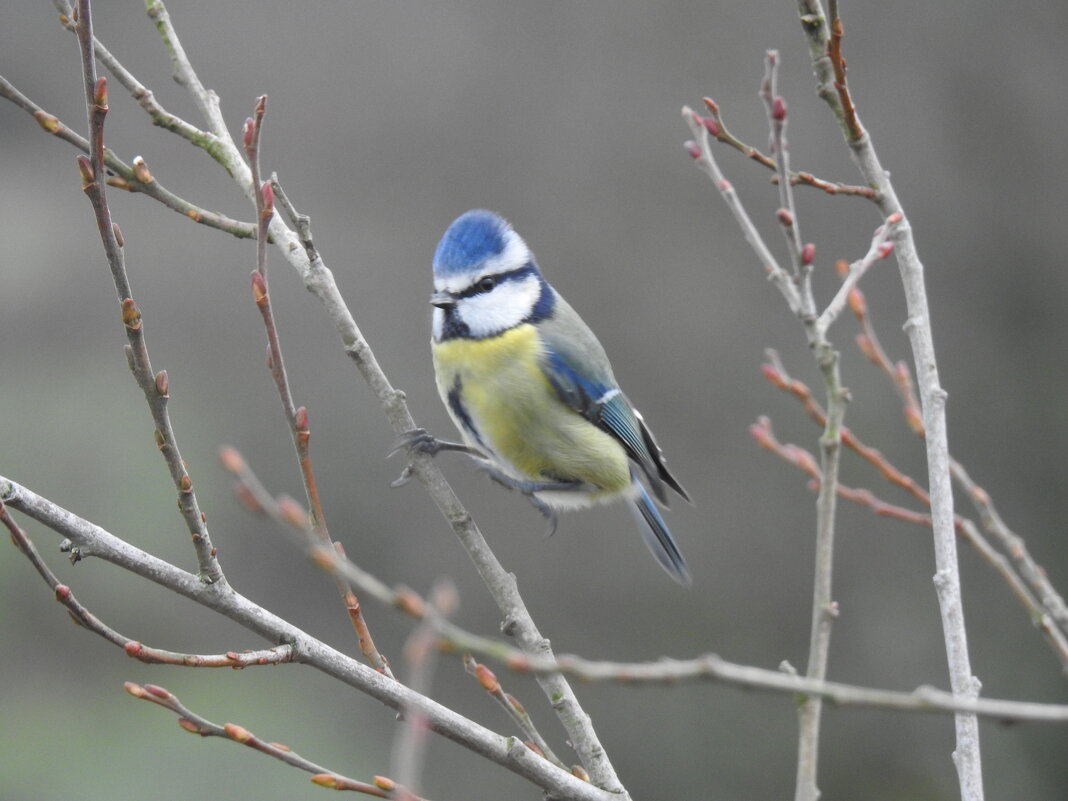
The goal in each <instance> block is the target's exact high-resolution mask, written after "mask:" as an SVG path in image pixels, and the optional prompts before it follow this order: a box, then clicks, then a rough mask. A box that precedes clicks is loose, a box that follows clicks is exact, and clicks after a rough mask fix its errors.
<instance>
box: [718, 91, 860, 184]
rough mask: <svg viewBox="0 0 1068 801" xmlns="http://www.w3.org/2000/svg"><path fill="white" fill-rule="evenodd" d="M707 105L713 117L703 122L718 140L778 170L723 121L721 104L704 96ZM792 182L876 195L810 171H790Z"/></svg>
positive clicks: (771, 161) (773, 163)
mask: <svg viewBox="0 0 1068 801" xmlns="http://www.w3.org/2000/svg"><path fill="white" fill-rule="evenodd" d="M702 99H703V101H704V104H705V106H706V107H707V108H708V111H709V113H710V114H711V115H712V116H711V117H707V118H702V122H703V123H704V125H705V127H706V128H707V129H708V132H709V133H710V134H711V135H712V137H713V138H714V139H715V140H716V141H717V142H722V143H723V144H725V145H729V146H730V147H733V148H734V149H735V150H737V151H738V152H739V153H741V154H743V155H744V156H746V157H747V158H750V159H752V160H753V161H755V162H756V163H757V164H762V165H763V166H765V167H767V168H768V169H769V170H771V171H772V172H776V167H775V160H774V159H773V158H770V157H769V156H767V155H765V154H764V153H762V152H761V151H760V150H758V149H757V148H755V147H753V146H752V145H748V144H746V143H745V142H743V141H742V140H741V139H739V138H738V137H736V136H735V135H734V134H732V133H731V132H730V131H729V130H728V129H727V126H726V125H725V124H724V122H723V114H722V112H721V111H720V108H719V105H718V104H717V103H716V101H714V100H713V99H712V98H710V97H705V98H702ZM789 176H790V183H791V184H793V185H795V186H796V185H797V184H802V185H805V186H811V187H814V188H816V189H822V190H823V191H824V192H826V193H827V194H828V195H855V196H859V197H865V198H868V199H872V198H874V197H875V190H874V189H872V188H870V187H867V186H852V185H850V184H843V183H836V182H834V181H825V180H824V179H822V178H817V177H816V176H815V175H813V174H812V173H810V172H794V171H793V170H791V171H790V172H789ZM771 180H772V182H773V183H778V182H779V180H780V176H779V175H778V174H775V175H773V176H772V178H771Z"/></svg>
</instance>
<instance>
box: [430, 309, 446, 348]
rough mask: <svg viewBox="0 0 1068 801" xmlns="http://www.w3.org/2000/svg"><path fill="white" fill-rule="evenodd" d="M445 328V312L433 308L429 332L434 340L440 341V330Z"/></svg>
mask: <svg viewBox="0 0 1068 801" xmlns="http://www.w3.org/2000/svg"><path fill="white" fill-rule="evenodd" d="M444 328H445V312H444V311H442V310H441V309H438V308H435V309H434V314H433V316H432V317H431V318H430V333H431V335H432V336H433V337H434V341H435V342H440V341H441V332H442V331H443V330H444Z"/></svg>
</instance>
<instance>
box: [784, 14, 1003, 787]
mask: <svg viewBox="0 0 1068 801" xmlns="http://www.w3.org/2000/svg"><path fill="white" fill-rule="evenodd" d="M798 7H799V10H800V14H801V22H802V28H803V29H804V31H805V33H806V35H807V36H808V39H809V52H810V53H811V55H812V65H813V69H814V70H815V73H816V78H817V81H818V83H819V91H820V95H821V97H823V98H824V99H825V100H826V101H827V102H828V104H829V105H830V107H831V109H832V111H833V112H834V114H835V116H836V117H837V118H838V120H839V122H840V124H841V125H842V129H843V132H844V134H845V137H846V141H847V142H848V143H849V145H850V147H851V148H852V151H853V157H854V159H855V161H856V163H857V167H858V168H859V170H860V172H861V175H862V176H863V177H864V180H865V182H867V183H868V184H869V185H870V186H872V187H873V188H874V189H875V190H876V191H877V193H878V194H877V203H878V206H879V209H880V210H881V212H882V214H883V216H884V217H890V216H891V215H895V214H900V215H901V222H900V223H899V224H898V229H897V234H896V236H895V253H896V255H897V261H898V267H899V269H900V272H901V279H902V284H903V286H904V289H905V301H906V305H907V308H908V320H907V322H906V323H905V330H906V333H907V334H908V337H909V341H910V343H911V345H912V351H913V359H914V362H915V365H916V376H917V380H918V382H919V389H920V400H921V404H922V408H923V422H924V428H925V429H926V431H927V436H926V438H925V443H926V448H927V474H928V480H929V483H930V494H931V519H932V523H933V526H932V528H933V532H934V543H935V567H936V573H935V589H936V592H937V595H938V602H939V609H940V611H941V614H942V628H943V632H944V639H945V644H946V655H947V657H948V660H949V673H950V686H951V687H952V689H953V692H954V693H956V694H958V695H961V696H964V697H965V698H972V699H974V698H976V697H978V694H979V687H980V684H979V680H978V679H977V678H976V677H975V676H974V675H973V674H972V669H971V663H970V660H969V657H968V638H967V632H966V629H965V626H964V606H963V603H962V601H961V590H960V572H959V567H958V564H957V542H956V535H955V533H954V514H953V488H952V483H951V479H950V459H949V444H948V436H947V432H946V397H947V396H946V391H945V390H944V389H943V388H942V386H941V384H940V382H939V378H938V361H937V358H936V354H935V349H934V339H933V337H932V334H931V315H930V310H929V307H928V303H927V289H926V286H925V284H924V278H923V264H922V262H921V261H920V258H919V253H918V252H917V250H916V243H915V240H914V239H913V237H912V227H911V225H910V224H909V221H908V217H907V216H906V215H905V214H904V210H903V208H902V206H901V203H900V201H899V200H898V198H897V194H896V192H895V191H894V186H893V184H892V183H891V181H890V174H889V172H888V171H887V170H886V169H884V168H883V166H882V164H881V163H880V161H879V158H878V155H877V154H876V152H875V148H874V146H873V145H872V142H871V138H870V137H869V136H868V134H867V132H866V131H865V130H864V128H863V126H862V125H861V123H860V120H859V116H858V115H857V113H856V110H855V108H854V107H853V104H852V100H851V98H850V96H849V94H848V89H847V88H846V85H845V63H844V61H843V59H842V52H841V35H842V27H841V22H840V20H839V19H838V16H837V3H836V2H835V4H834V7H833V11H834V14H833V15H832V16H833V18H832V19H831V22H830V25H828V22H827V17H826V16H825V14H824V12H823V6H822V4H821V3H820V1H819V0H799V2H798ZM832 37H833V39H832ZM832 88H833V91H832ZM956 734H957V748H956V750H955V751H954V754H953V758H954V762H955V764H956V767H957V775H958V778H959V780H960V788H961V796H962V799H963V801H982V798H983V778H982V764H981V757H980V748H979V724H978V721H977V720H976V718H975V716H974V715H969V714H959V715H957V718H956Z"/></svg>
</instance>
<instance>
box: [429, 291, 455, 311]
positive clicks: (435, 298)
mask: <svg viewBox="0 0 1068 801" xmlns="http://www.w3.org/2000/svg"><path fill="white" fill-rule="evenodd" d="M430 305H431V306H437V307H438V308H439V309H450V308H452V307H453V306H455V305H456V301H455V300H453V297H452V295H450V294H449V293H448V292H435V293H434V294H433V295H431V296H430Z"/></svg>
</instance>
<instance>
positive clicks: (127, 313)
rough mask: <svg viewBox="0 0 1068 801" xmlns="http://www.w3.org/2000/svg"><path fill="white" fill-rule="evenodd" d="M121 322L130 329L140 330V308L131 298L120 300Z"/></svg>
mask: <svg viewBox="0 0 1068 801" xmlns="http://www.w3.org/2000/svg"><path fill="white" fill-rule="evenodd" d="M122 323H123V325H125V326H126V327H127V328H128V329H130V330H131V331H140V330H141V310H140V309H138V308H137V303H136V302H134V299H133V298H124V299H123V301H122Z"/></svg>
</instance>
